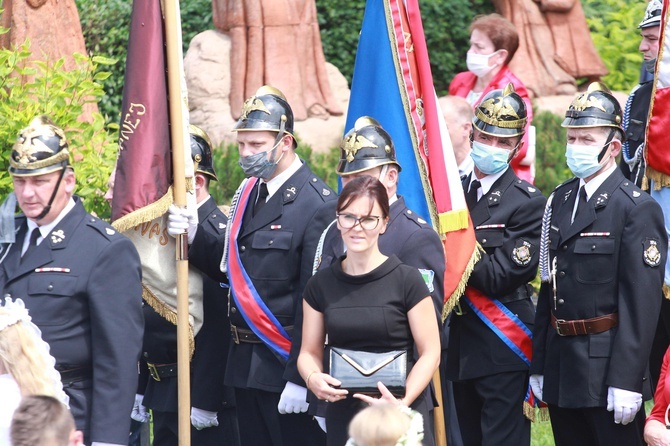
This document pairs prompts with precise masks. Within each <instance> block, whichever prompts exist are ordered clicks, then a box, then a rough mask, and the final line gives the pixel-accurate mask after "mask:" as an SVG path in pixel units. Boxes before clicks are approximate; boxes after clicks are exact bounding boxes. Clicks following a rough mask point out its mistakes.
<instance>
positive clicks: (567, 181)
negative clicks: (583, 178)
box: [552, 177, 579, 193]
mask: <svg viewBox="0 0 670 446" xmlns="http://www.w3.org/2000/svg"><path fill="white" fill-rule="evenodd" d="M573 181H579V178H577V177H572V178H568V179H567V180H565V181H563V182H562V183H561V184H559V185H558V186H556V187H555V188H554V190H553V191H552V193H555V192H556V191H557V190H559V189H560V188H561V187H563V186H567V185H568V184H570V183H572V182H573Z"/></svg>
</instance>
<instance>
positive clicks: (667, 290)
mask: <svg viewBox="0 0 670 446" xmlns="http://www.w3.org/2000/svg"><path fill="white" fill-rule="evenodd" d="M663 296H664V297H665V298H666V299H670V286H668V285H663Z"/></svg>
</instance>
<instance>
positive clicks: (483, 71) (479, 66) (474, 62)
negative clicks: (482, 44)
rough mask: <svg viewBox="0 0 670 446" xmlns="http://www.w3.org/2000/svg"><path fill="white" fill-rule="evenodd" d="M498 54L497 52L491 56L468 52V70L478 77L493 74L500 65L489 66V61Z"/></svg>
mask: <svg viewBox="0 0 670 446" xmlns="http://www.w3.org/2000/svg"><path fill="white" fill-rule="evenodd" d="M496 53H498V52H497V51H495V52H493V53H491V54H475V53H471V52H469V51H468V54H467V58H466V61H465V63H466V64H467V66H468V70H469V71H471V72H472V73H474V74H475V76H477V77H484V76H486V75H487V74H489V73H490V72H491V70H493V69H494V68H495V67H496V66H498V64H495V65H493V66H489V59H490V58H491V56H493V55H494V54H496Z"/></svg>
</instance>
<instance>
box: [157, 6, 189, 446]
mask: <svg viewBox="0 0 670 446" xmlns="http://www.w3.org/2000/svg"><path fill="white" fill-rule="evenodd" d="M163 1H164V8H165V9H164V13H165V41H166V45H167V66H168V73H167V74H168V92H169V97H170V136H171V140H172V172H173V181H174V182H173V188H172V189H173V193H174V204H175V206H177V207H180V208H185V207H186V205H187V203H186V174H185V166H184V150H185V148H184V126H183V122H182V121H183V110H182V107H183V106H184V104H183V103H182V95H181V68H180V66H181V60H180V57H181V41H180V39H179V36H181V29H180V28H178V27H181V19H180V17H179V16H178V11H179V7H178V3H177V2H178V1H179V0H163ZM176 255H177V376H178V381H177V382H178V386H179V387H178V429H179V446H190V444H191V417H190V410H191V392H190V390H191V389H190V384H191V379H190V378H191V374H190V367H189V362H190V361H189V360H190V352H189V336H190V334H189V321H188V315H189V313H188V238H187V234H180V235H179V237H178V238H177V252H176Z"/></svg>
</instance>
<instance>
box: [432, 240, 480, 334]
mask: <svg viewBox="0 0 670 446" xmlns="http://www.w3.org/2000/svg"><path fill="white" fill-rule="evenodd" d="M480 250H482V251H483V248H482V247H481V245H480V244H479V243H477V245H476V246H475V251H474V252H473V253H472V256H471V257H470V260H469V261H468V265H467V266H466V267H465V271H464V272H463V277H461V280H460V281H459V283H458V286H457V287H456V289H455V290H454V292H453V293H452V295H451V296H449V298H448V299H447V300H446V301H445V302H444V306H443V307H442V322H444V321H445V319H447V316H449V314H450V313H451V311H452V310H453V309H454V307H455V306H456V304H458V301H459V300H460V298H461V296H462V295H463V293H464V292H465V287H466V286H467V284H468V280H469V279H470V274H472V270H473V269H475V263H477V262H478V261H479V259H480V258H481V254H480Z"/></svg>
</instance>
